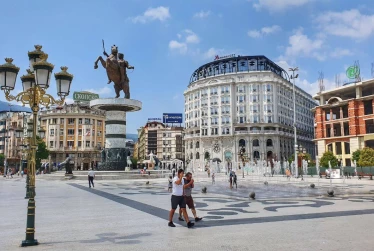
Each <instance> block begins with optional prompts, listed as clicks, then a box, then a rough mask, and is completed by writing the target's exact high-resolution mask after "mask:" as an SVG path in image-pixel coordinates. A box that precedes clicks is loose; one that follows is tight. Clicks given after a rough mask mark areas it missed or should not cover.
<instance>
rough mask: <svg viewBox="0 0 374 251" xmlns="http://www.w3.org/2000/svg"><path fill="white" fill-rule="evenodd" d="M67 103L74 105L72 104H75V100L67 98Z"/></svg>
mask: <svg viewBox="0 0 374 251" xmlns="http://www.w3.org/2000/svg"><path fill="white" fill-rule="evenodd" d="M65 103H66V104H72V103H74V100H73V99H72V98H65Z"/></svg>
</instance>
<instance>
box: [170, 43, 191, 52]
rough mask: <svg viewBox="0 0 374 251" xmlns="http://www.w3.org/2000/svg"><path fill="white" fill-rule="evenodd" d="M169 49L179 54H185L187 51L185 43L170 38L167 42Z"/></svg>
mask: <svg viewBox="0 0 374 251" xmlns="http://www.w3.org/2000/svg"><path fill="white" fill-rule="evenodd" d="M169 49H170V50H172V51H178V52H179V53H180V54H186V52H187V44H186V43H180V42H178V41H175V40H171V41H170V42H169Z"/></svg>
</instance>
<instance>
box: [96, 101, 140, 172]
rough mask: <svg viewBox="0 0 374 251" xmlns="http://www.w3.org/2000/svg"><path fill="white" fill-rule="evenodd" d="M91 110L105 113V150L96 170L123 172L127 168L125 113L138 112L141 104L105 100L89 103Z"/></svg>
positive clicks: (127, 150)
mask: <svg viewBox="0 0 374 251" xmlns="http://www.w3.org/2000/svg"><path fill="white" fill-rule="evenodd" d="M90 106H91V108H93V109H98V110H102V111H105V113H106V115H105V118H106V121H105V148H104V150H103V160H102V163H101V164H99V165H98V167H97V169H98V170H124V169H125V167H126V166H127V156H129V154H130V151H129V149H128V148H126V113H127V112H135V111H139V110H140V109H141V108H142V103H141V102H140V101H138V100H133V99H124V98H105V99H95V100H92V101H90Z"/></svg>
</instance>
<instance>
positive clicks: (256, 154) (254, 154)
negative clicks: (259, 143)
mask: <svg viewBox="0 0 374 251" xmlns="http://www.w3.org/2000/svg"><path fill="white" fill-rule="evenodd" d="M253 158H254V159H259V158H260V153H259V152H258V151H254V152H253Z"/></svg>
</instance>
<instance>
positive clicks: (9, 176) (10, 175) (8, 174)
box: [4, 168, 23, 179]
mask: <svg viewBox="0 0 374 251" xmlns="http://www.w3.org/2000/svg"><path fill="white" fill-rule="evenodd" d="M5 172H6V173H5V174H4V177H6V178H7V179H12V178H13V175H14V174H13V171H12V170H11V169H10V168H9V169H8V171H5ZM20 174H21V177H23V170H21V171H18V172H17V175H18V176H19V175H20Z"/></svg>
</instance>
